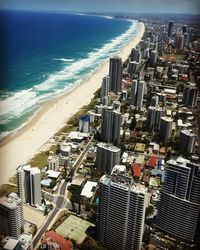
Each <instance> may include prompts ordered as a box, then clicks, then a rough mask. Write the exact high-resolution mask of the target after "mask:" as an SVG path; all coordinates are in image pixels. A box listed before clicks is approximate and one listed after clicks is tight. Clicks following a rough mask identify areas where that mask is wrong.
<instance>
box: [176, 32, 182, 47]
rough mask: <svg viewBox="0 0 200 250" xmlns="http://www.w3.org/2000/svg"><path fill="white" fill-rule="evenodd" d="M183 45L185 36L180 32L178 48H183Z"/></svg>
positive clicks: (177, 40) (177, 38)
mask: <svg viewBox="0 0 200 250" xmlns="http://www.w3.org/2000/svg"><path fill="white" fill-rule="evenodd" d="M183 46H184V36H183V35H182V34H179V35H177V37H176V49H177V50H182V49H183Z"/></svg>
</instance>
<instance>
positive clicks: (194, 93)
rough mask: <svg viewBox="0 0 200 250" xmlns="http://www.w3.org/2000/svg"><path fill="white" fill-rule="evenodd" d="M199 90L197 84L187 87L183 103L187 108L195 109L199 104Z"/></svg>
mask: <svg viewBox="0 0 200 250" xmlns="http://www.w3.org/2000/svg"><path fill="white" fill-rule="evenodd" d="M197 97H198V88H197V86H196V84H195V83H189V84H188V85H185V87H184V91H183V103H184V104H185V105H186V106H187V107H195V106H196V104H197Z"/></svg>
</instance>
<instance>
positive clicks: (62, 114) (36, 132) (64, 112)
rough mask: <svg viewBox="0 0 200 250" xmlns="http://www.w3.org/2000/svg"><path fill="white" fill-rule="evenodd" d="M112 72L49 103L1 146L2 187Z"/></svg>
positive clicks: (126, 49)
mask: <svg viewBox="0 0 200 250" xmlns="http://www.w3.org/2000/svg"><path fill="white" fill-rule="evenodd" d="M140 25H141V29H140V32H139V33H138V34H137V36H136V37H134V39H132V40H131V41H130V42H129V43H128V44H127V45H126V46H125V47H124V48H123V49H122V50H121V51H119V52H118V53H116V55H118V56H120V57H121V58H122V60H123V61H124V60H126V59H127V57H128V56H129V54H130V52H131V49H132V48H133V47H135V46H136V45H137V44H138V43H139V42H140V40H141V38H142V36H143V34H144V30H145V27H144V24H143V23H140ZM108 71H109V61H107V62H106V63H105V64H104V65H103V66H102V67H101V68H100V69H99V70H98V71H97V72H95V73H94V74H93V75H92V76H91V77H90V78H88V79H85V80H84V82H83V83H82V84H80V85H79V86H77V87H76V88H74V89H73V90H72V91H71V92H69V93H67V94H65V95H63V96H62V97H59V98H55V99H54V100H51V101H49V102H47V103H45V104H44V105H43V106H42V107H41V110H40V111H39V112H38V113H37V115H36V116H35V117H34V118H33V119H32V120H31V121H30V122H29V123H28V124H27V125H26V126H24V127H23V128H22V129H20V130H19V131H18V132H17V133H16V134H13V135H10V136H7V138H5V139H4V140H3V141H2V142H1V144H0V170H1V175H0V185H1V184H4V183H8V181H9V179H10V177H11V176H12V175H13V174H15V169H16V168H17V166H18V165H20V164H25V163H26V162H27V161H28V160H29V159H30V158H31V157H32V156H33V155H34V154H36V153H37V151H38V150H39V149H40V148H41V146H42V145H44V143H46V142H47V141H48V140H49V138H51V137H52V136H53V135H54V134H55V133H56V132H57V131H58V130H59V129H61V128H62V127H63V126H64V125H65V124H66V121H67V120H68V119H69V118H70V117H71V116H72V115H73V114H75V113H76V112H77V111H78V110H79V109H80V108H81V107H82V106H83V105H86V104H88V103H89V102H90V100H91V98H92V97H93V93H94V92H95V91H96V90H97V89H98V88H99V87H100V86H101V83H102V78H103V77H104V76H105V75H107V74H108Z"/></svg>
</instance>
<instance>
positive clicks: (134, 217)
mask: <svg viewBox="0 0 200 250" xmlns="http://www.w3.org/2000/svg"><path fill="white" fill-rule="evenodd" d="M99 191H100V192H99V213H98V226H97V230H98V240H99V241H100V242H101V243H102V244H103V245H105V246H107V247H109V249H111V250H116V249H120V250H139V249H141V243H142V236H143V231H144V218H145V203H146V193H147V190H146V188H145V187H144V186H141V185H133V184H132V183H131V180H130V179H129V178H128V177H126V176H122V175H113V176H106V175H104V176H103V177H102V178H101V179H100V183H99Z"/></svg>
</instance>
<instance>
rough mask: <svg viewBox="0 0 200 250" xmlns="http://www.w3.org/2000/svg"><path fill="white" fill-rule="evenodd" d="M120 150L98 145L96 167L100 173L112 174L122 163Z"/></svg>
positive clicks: (108, 145)
mask: <svg viewBox="0 0 200 250" xmlns="http://www.w3.org/2000/svg"><path fill="white" fill-rule="evenodd" d="M120 154H121V150H120V148H117V147H115V146H113V145H112V144H107V143H103V142H100V143H98V144H97V154H96V167H97V169H98V170H99V171H101V172H104V173H108V174H110V173H111V171H112V169H113V167H114V166H115V165H118V164H119V163H120Z"/></svg>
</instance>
